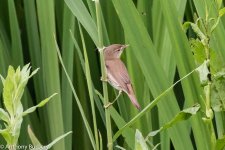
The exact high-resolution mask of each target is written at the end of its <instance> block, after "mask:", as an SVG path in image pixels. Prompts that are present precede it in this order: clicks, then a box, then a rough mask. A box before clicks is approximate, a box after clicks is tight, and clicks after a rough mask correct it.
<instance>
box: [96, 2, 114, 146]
mask: <svg viewBox="0 0 225 150" xmlns="http://www.w3.org/2000/svg"><path fill="white" fill-rule="evenodd" d="M95 6H96V15H97V28H98V38H99V43H98V48H99V52H100V61H101V71H102V79H103V81H105V80H106V69H105V60H104V56H103V49H104V46H103V37H102V24H101V10H100V4H99V0H95ZM102 84H103V95H104V104H105V105H107V104H108V102H109V98H108V89H107V83H106V82H103V83H102ZM105 117H106V130H107V140H108V149H109V150H112V149H113V142H112V126H111V118H110V108H108V109H105Z"/></svg>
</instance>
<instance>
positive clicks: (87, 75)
mask: <svg viewBox="0 0 225 150" xmlns="http://www.w3.org/2000/svg"><path fill="white" fill-rule="evenodd" d="M78 25H79V30H80V35H81V40H82V45H83V50H84V61H85V72H86V73H85V74H86V78H87V85H88V93H89V98H90V102H91V112H92V115H93V125H94V135H95V141H96V150H99V146H100V145H99V138H98V129H97V122H96V112H95V105H94V96H93V89H92V79H91V74H90V68H89V61H88V56H87V50H86V46H85V41H84V36H83V32H82V29H81V26H80V24H79V23H78Z"/></svg>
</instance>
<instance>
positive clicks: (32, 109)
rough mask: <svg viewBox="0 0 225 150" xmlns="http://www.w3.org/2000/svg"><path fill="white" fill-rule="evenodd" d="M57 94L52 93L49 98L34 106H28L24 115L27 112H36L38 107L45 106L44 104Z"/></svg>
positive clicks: (24, 114)
mask: <svg viewBox="0 0 225 150" xmlns="http://www.w3.org/2000/svg"><path fill="white" fill-rule="evenodd" d="M56 94H57V93H54V94H52V95H51V96H50V97H48V98H46V99H44V100H42V101H41V102H40V103H39V104H38V105H36V106H33V107H31V108H28V109H27V110H25V111H24V112H23V114H22V116H26V115H27V114H29V113H32V112H34V111H35V110H36V109H37V108H38V107H42V106H44V105H45V104H46V103H47V102H49V101H50V100H51V98H52V97H53V96H55V95H56Z"/></svg>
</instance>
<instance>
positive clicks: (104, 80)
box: [100, 77, 108, 82]
mask: <svg viewBox="0 0 225 150" xmlns="http://www.w3.org/2000/svg"><path fill="white" fill-rule="evenodd" d="M100 80H101V81H102V82H107V81H108V79H107V78H106V79H103V77H101V78H100Z"/></svg>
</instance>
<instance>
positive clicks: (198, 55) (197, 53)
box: [189, 39, 206, 65]
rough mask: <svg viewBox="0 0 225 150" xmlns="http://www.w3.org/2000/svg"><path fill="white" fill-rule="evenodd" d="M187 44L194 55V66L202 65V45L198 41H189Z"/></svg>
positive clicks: (203, 54)
mask: <svg viewBox="0 0 225 150" xmlns="http://www.w3.org/2000/svg"><path fill="white" fill-rule="evenodd" d="M189 43H190V45H191V48H192V51H193V54H194V59H195V62H196V65H200V64H202V63H203V62H204V61H205V58H206V55H205V50H204V45H203V44H202V42H201V41H199V40H198V39H190V40H189Z"/></svg>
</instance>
